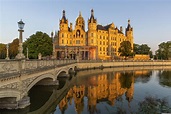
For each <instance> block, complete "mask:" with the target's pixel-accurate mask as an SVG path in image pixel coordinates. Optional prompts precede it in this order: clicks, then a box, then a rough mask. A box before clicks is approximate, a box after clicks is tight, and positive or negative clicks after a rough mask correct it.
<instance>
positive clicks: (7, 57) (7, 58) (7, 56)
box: [5, 44, 9, 60]
mask: <svg viewBox="0 0 171 114" xmlns="http://www.w3.org/2000/svg"><path fill="white" fill-rule="evenodd" d="M5 59H6V60H9V44H7V55H6V58H5Z"/></svg>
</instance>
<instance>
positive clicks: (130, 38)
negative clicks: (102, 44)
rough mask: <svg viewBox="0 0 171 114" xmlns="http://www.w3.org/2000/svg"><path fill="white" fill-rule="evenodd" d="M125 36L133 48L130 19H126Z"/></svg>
mask: <svg viewBox="0 0 171 114" xmlns="http://www.w3.org/2000/svg"><path fill="white" fill-rule="evenodd" d="M125 36H126V37H127V41H129V42H130V43H131V47H132V49H133V42H134V41H133V40H134V39H133V28H132V27H131V24H130V20H128V26H127V28H126V29H125Z"/></svg>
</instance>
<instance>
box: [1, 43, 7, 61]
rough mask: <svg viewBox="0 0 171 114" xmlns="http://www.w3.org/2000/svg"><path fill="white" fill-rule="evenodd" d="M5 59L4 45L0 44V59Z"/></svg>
mask: <svg viewBox="0 0 171 114" xmlns="http://www.w3.org/2000/svg"><path fill="white" fill-rule="evenodd" d="M5 57H6V45H5V44H2V43H0V59H5Z"/></svg>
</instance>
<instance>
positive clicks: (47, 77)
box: [26, 73, 56, 92]
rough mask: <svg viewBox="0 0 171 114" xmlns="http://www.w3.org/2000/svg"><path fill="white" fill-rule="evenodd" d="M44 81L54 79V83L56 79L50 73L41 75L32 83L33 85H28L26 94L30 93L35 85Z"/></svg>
mask: <svg viewBox="0 0 171 114" xmlns="http://www.w3.org/2000/svg"><path fill="white" fill-rule="evenodd" d="M43 79H52V80H53V81H55V80H56V79H55V77H54V75H53V74H50V73H48V74H43V75H40V76H38V77H37V78H36V79H34V81H33V82H31V83H30V84H29V85H28V87H27V90H26V92H28V91H29V90H30V89H31V88H32V87H33V86H34V85H35V84H37V83H38V82H39V81H41V80H43Z"/></svg>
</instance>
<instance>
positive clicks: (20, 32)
mask: <svg viewBox="0 0 171 114" xmlns="http://www.w3.org/2000/svg"><path fill="white" fill-rule="evenodd" d="M24 25H25V23H24V22H23V21H22V20H20V21H19V22H18V27H19V29H18V31H19V47H18V54H17V56H16V57H15V58H16V59H24V58H25V56H24V54H23V41H22V37H23V36H22V32H24V30H23V28H24Z"/></svg>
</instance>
